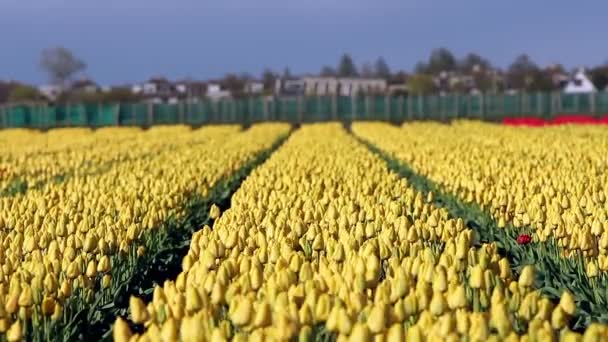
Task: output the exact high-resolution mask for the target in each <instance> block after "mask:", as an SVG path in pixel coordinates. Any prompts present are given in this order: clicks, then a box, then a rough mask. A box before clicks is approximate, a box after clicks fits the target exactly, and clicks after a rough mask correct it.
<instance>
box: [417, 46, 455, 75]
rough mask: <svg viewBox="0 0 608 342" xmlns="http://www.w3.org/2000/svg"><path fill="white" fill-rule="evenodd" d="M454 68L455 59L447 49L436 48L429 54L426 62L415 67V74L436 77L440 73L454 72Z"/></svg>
mask: <svg viewBox="0 0 608 342" xmlns="http://www.w3.org/2000/svg"><path fill="white" fill-rule="evenodd" d="M456 67H457V62H456V57H454V55H453V54H452V52H451V51H450V50H448V49H447V48H438V49H435V50H433V51H432V52H431V55H430V57H429V60H428V62H426V63H425V62H419V63H418V64H417V65H416V72H417V73H426V74H431V75H436V74H438V73H440V72H442V71H454V70H456Z"/></svg>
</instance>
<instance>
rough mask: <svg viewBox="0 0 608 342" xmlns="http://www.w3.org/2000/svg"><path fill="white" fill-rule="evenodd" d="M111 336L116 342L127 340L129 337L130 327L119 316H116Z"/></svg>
mask: <svg viewBox="0 0 608 342" xmlns="http://www.w3.org/2000/svg"><path fill="white" fill-rule="evenodd" d="M112 336H113V338H114V341H116V342H128V341H129V339H131V329H130V328H129V325H128V324H127V322H125V321H124V320H123V319H122V318H121V317H118V318H117V319H116V322H114V327H113V329H112Z"/></svg>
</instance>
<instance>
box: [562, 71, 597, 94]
mask: <svg viewBox="0 0 608 342" xmlns="http://www.w3.org/2000/svg"><path fill="white" fill-rule="evenodd" d="M596 91H597V89H595V86H594V85H593V82H591V80H590V79H589V77H587V75H586V74H585V70H584V69H583V68H580V69H579V70H578V71H577V72H576V73H574V75H573V76H572V77H571V78H570V80H569V81H568V83H567V84H566V86H565V87H564V93H566V94H582V93H595V92H596Z"/></svg>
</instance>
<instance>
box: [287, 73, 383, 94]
mask: <svg viewBox="0 0 608 342" xmlns="http://www.w3.org/2000/svg"><path fill="white" fill-rule="evenodd" d="M387 89H388V84H387V82H386V80H383V79H370V78H355V77H353V78H342V77H317V76H305V77H302V78H300V79H291V80H277V85H276V86H275V92H276V93H280V94H289V95H302V94H304V95H320V96H323V95H342V96H353V95H357V94H358V93H359V92H364V93H374V92H377V93H384V92H386V91H387Z"/></svg>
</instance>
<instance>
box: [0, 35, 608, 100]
mask: <svg viewBox="0 0 608 342" xmlns="http://www.w3.org/2000/svg"><path fill="white" fill-rule="evenodd" d="M40 67H41V69H42V70H43V71H44V72H45V73H46V74H47V75H48V78H49V80H50V81H51V83H52V84H54V85H56V86H58V87H59V88H60V89H62V90H63V92H62V94H61V96H60V97H59V98H58V100H59V101H133V100H137V99H138V98H137V95H134V94H132V93H131V91H130V89H129V88H113V89H112V91H109V92H103V93H90V92H83V91H80V90H79V89H77V88H73V87H72V85H73V81H74V79H75V77H76V76H77V75H79V74H80V73H82V72H83V71H84V70H85V69H86V67H87V66H86V63H85V62H84V61H82V60H81V59H80V58H78V57H76V56H75V55H74V54H73V53H72V52H71V51H70V50H68V49H66V48H62V47H59V48H51V49H45V50H43V51H42V53H41V56H40ZM570 72H571V71H570ZM570 72H568V71H567V70H565V68H564V67H563V66H562V65H559V64H558V65H552V66H549V67H541V66H539V65H538V64H536V63H535V62H534V61H533V60H532V59H531V58H530V57H529V56H528V55H525V54H522V55H520V56H518V57H516V58H515V60H514V61H513V62H512V63H511V64H510V65H509V66H508V67H507V68H506V69H505V70H502V69H500V68H498V67H496V66H495V65H492V63H491V62H490V61H489V60H488V59H487V58H484V57H482V56H480V55H478V54H475V53H469V54H466V55H465V56H464V57H462V58H458V57H456V56H455V55H454V54H453V53H452V52H451V51H450V50H448V49H446V48H438V49H435V50H433V51H432V52H431V54H430V55H429V57H428V59H427V60H425V61H421V62H419V63H417V64H416V66H415V68H414V70H413V71H412V72H411V73H409V72H406V71H404V70H398V71H395V72H393V71H392V70H391V69H390V67H389V65H388V63H387V62H386V60H385V59H384V58H383V57H379V58H377V59H376V60H375V61H374V62H373V63H372V62H364V63H363V64H361V66H360V67H359V66H357V64H356V63H355V61H354V60H353V58H352V57H351V56H350V55H349V54H344V55H342V56H341V58H340V60H339V61H338V63H337V65H336V66H335V67H333V66H330V65H326V66H323V67H322V68H321V70H320V71H319V75H320V76H326V77H368V78H371V77H374V78H383V79H386V80H387V81H389V83H391V84H407V87H408V89H409V91H410V92H411V93H416V94H431V93H435V92H438V91H442V92H466V91H469V90H471V88H475V89H477V90H479V91H481V92H500V91H504V90H506V89H514V90H524V91H552V90H556V89H558V88H559V87H560V84H559V81H560V80H562V81H563V77H564V76H565V75H568V74H569V73H570ZM588 74H589V76H590V78H591V80H592V82H593V83H594V85H595V86H596V88H597V89H604V88H606V86H607V85H608V62H607V63H605V64H603V65H599V66H596V67H593V68H591V69H589V70H588ZM291 77H292V75H291V72H290V70H289V68H285V69H284V71H283V72H282V73H279V72H275V71H273V70H271V69H266V70H264V71H263V73H262V74H261V81H262V82H263V84H264V92H265V93H267V94H270V93H272V92H273V91H274V87H275V83H276V80H277V79H278V78H287V79H288V78H291ZM254 78H255V77H253V76H251V75H250V74H234V73H231V74H227V75H226V76H225V77H224V78H223V79H221V80H220V83H221V84H222V85H223V87H224V88H226V89H227V90H229V91H230V92H231V93H232V94H233V95H235V96H240V95H243V94H244V91H245V85H246V84H247V82H248V81H250V80H253V79H254ZM40 99H42V95H41V94H40V93H39V92H38V90H37V89H36V88H34V87H31V86H28V85H24V84H19V83H14V82H13V83H6V82H4V83H3V82H0V103H2V102H6V101H11V102H19V101H28V100H30V101H31V100H33V101H35V100H40Z"/></svg>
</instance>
